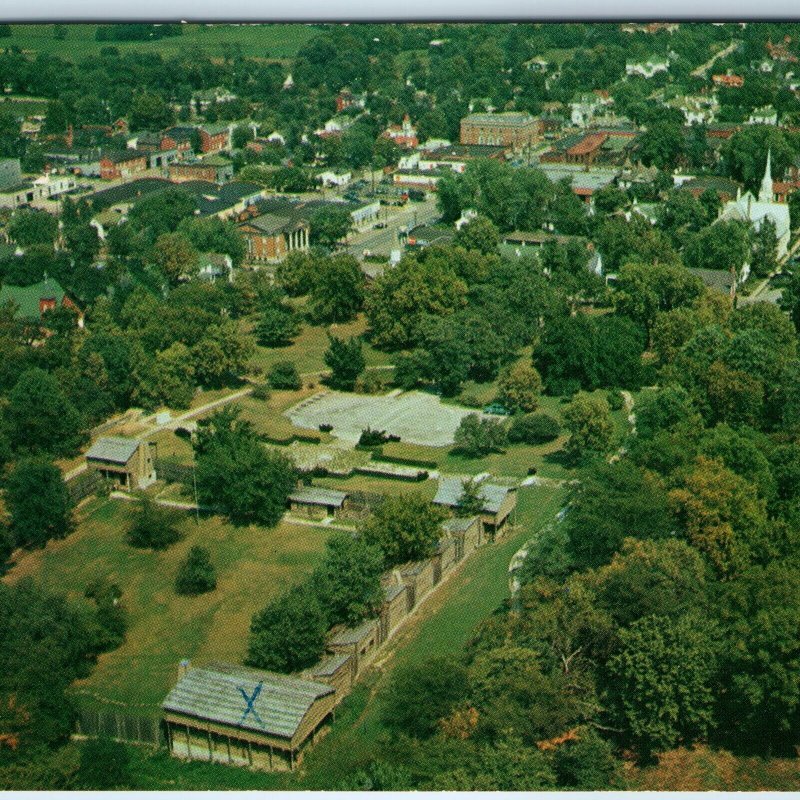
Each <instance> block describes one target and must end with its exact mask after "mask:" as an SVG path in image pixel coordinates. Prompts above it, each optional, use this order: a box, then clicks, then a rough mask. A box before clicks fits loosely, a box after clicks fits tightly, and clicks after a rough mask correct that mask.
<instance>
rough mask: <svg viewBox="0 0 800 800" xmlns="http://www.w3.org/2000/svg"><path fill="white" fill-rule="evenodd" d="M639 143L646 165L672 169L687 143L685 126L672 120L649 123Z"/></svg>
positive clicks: (641, 156) (640, 154)
mask: <svg viewBox="0 0 800 800" xmlns="http://www.w3.org/2000/svg"><path fill="white" fill-rule="evenodd" d="M638 145H639V157H640V158H641V159H642V162H643V163H644V164H645V165H646V166H648V167H649V166H650V165H651V164H655V166H657V167H658V168H659V169H672V168H673V167H674V166H675V165H676V163H677V160H678V157H679V156H680V154H681V153H682V151H683V148H684V145H685V139H684V135H683V127H682V126H681V125H680V124H677V123H673V122H672V121H668V122H655V123H653V124H652V125H648V128H647V130H646V131H645V132H644V133H643V134H642V135H641V137H640V139H639V143H638Z"/></svg>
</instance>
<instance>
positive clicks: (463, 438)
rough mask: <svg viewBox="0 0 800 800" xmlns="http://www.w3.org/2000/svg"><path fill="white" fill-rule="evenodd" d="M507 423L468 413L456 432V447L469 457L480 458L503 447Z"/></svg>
mask: <svg viewBox="0 0 800 800" xmlns="http://www.w3.org/2000/svg"><path fill="white" fill-rule="evenodd" d="M507 438H508V437H507V435H506V428H505V423H503V422H501V421H500V420H493V419H482V418H481V417H480V416H478V414H468V415H467V416H466V417H464V418H463V419H462V420H461V424H460V425H459V426H458V428H457V429H456V433H455V445H456V447H455V449H456V450H457V451H459V452H461V453H463V454H464V455H465V456H468V457H469V458H478V457H480V456H485V455H488V454H489V453H492V452H497V451H499V450H501V449H502V447H503V445H505V443H506V440H507Z"/></svg>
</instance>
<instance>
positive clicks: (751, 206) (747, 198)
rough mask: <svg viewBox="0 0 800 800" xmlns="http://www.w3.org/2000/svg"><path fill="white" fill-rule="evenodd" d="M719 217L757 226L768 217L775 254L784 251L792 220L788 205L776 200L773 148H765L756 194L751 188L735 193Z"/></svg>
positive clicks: (787, 244) (787, 242) (783, 253)
mask: <svg viewBox="0 0 800 800" xmlns="http://www.w3.org/2000/svg"><path fill="white" fill-rule="evenodd" d="M719 219H720V220H739V221H740V222H745V223H747V224H748V225H751V226H752V227H753V228H755V229H756V230H759V229H760V228H761V225H762V223H763V222H764V220H770V221H771V222H772V223H773V224H774V225H775V235H776V236H777V239H778V247H777V255H778V257H780V256H783V255H785V254H786V250H787V248H788V246H789V239H790V235H791V230H792V227H791V220H790V219H789V206H788V204H786V203H776V202H775V194H774V187H773V182H772V150H771V149H770V150H768V151H767V163H766V166H765V167H764V177H763V178H762V179H761V186H760V188H759V190H758V197H755V195H753V193H752V192H751V191H747V192H745V193H744V194H739V195H737V197H736V199H735V200H730V201H729V202H727V203H725V205H724V207H723V209H722V213H721V214H720V216H719Z"/></svg>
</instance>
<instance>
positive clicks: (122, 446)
mask: <svg viewBox="0 0 800 800" xmlns="http://www.w3.org/2000/svg"><path fill="white" fill-rule="evenodd" d="M86 466H87V468H88V469H90V470H92V471H94V472H99V473H100V474H101V475H102V476H103V477H104V478H105V479H106V480H110V481H112V482H113V483H116V484H117V485H118V486H120V487H122V488H123V489H145V488H147V487H148V486H149V485H150V484H151V483H153V482H154V481H155V479H156V470H155V467H154V465H153V456H152V454H151V452H150V445H149V444H148V443H147V442H143V441H141V440H139V439H129V438H127V437H124V436H101V437H100V438H99V439H98V440H97V441H96V442H95V443H94V444H93V445H92V446H91V447H90V448H89V449H88V450H87V451H86Z"/></svg>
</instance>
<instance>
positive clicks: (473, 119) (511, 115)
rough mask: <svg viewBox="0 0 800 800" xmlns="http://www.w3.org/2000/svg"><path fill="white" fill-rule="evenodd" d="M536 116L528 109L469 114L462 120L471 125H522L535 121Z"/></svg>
mask: <svg viewBox="0 0 800 800" xmlns="http://www.w3.org/2000/svg"><path fill="white" fill-rule="evenodd" d="M534 121H535V120H534V118H533V117H532V116H531V115H530V114H528V113H527V112H526V111H503V112H501V113H499V114H469V115H468V116H466V117H464V119H462V120H461V122H462V123H465V122H466V123H467V124H470V125H503V126H506V125H511V126H513V127H522V126H524V125H530V124H531V123H532V122H534Z"/></svg>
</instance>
